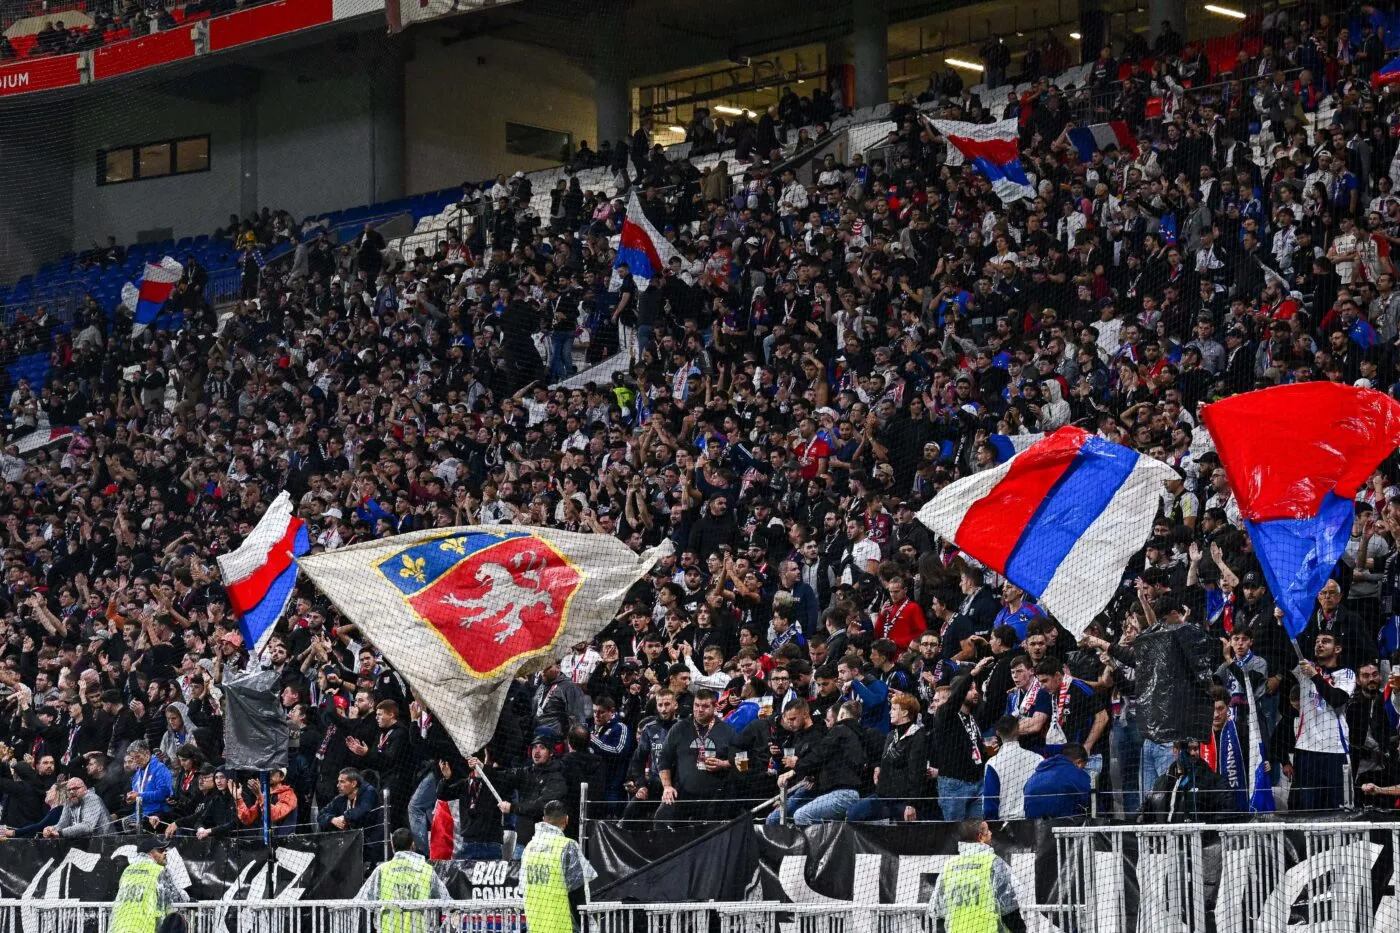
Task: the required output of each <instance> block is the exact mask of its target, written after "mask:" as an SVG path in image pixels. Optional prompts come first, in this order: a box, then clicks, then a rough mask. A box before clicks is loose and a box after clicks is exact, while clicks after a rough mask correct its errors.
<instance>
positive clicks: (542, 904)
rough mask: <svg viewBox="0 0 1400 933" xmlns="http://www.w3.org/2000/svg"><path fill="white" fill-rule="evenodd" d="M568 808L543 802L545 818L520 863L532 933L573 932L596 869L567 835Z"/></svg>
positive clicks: (526, 847) (538, 824) (559, 804)
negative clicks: (581, 904) (565, 830)
mask: <svg viewBox="0 0 1400 933" xmlns="http://www.w3.org/2000/svg"><path fill="white" fill-rule="evenodd" d="M567 825H569V811H568V809H567V808H566V807H565V806H564V804H563V802H561V801H558V800H551V801H549V802H548V803H546V804H545V805H544V818H543V819H542V820H540V822H539V823H537V824H536V825H535V835H534V838H532V839H531V840H530V842H529V844H528V845H526V846H525V856H524V858H523V859H521V862H520V874H521V881H522V883H523V885H524V887H525V923H526V926H527V927H528V928H529V930H530V933H574V931H575V930H576V929H578V917H577V911H576V906H577V902H578V900H579V896H580V895H581V894H582V893H583V890H584V884H585V882H587V881H591V880H593V878H594V877H596V875H597V872H595V871H593V867H592V866H591V865H589V864H588V862H587V861H586V860H585V859H584V857H583V853H582V852H581V851H580V850H579V847H578V843H577V842H574V840H572V839H570V838H569V837H567V836H565V835H564V827H565V826H567Z"/></svg>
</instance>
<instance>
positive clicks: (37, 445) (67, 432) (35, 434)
mask: <svg viewBox="0 0 1400 933" xmlns="http://www.w3.org/2000/svg"><path fill="white" fill-rule="evenodd" d="M77 432H78V429H77V428H74V427H70V426H68V425H63V426H62V427H57V428H56V427H54V426H53V425H51V424H49V422H48V419H47V418H40V419H39V426H38V427H37V428H35V429H34V430H33V431H30V432H29V433H28V434H26V435H24V437H21V438H19V439H18V440H17V441H15V446H16V447H18V448H19V453H20V456H23V455H24V454H28V453H33V452H34V451H36V450H42V449H43V448H45V447H48V446H49V445H50V444H57V443H58V442H59V441H61V440H64V439H66V438H69V437H72V436H73V435H74V434H76V433H77Z"/></svg>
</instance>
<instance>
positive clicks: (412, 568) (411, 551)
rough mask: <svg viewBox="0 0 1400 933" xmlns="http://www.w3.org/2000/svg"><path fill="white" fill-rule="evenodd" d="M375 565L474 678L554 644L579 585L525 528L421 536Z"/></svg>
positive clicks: (572, 571) (560, 558)
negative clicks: (522, 530)
mask: <svg viewBox="0 0 1400 933" xmlns="http://www.w3.org/2000/svg"><path fill="white" fill-rule="evenodd" d="M378 569H379V572H380V573H381V574H383V575H384V577H385V578H386V579H388V580H389V581H390V582H391V583H393V584H394V585H395V586H396V587H398V589H399V590H400V592H402V593H403V594H404V598H405V599H406V600H407V601H408V604H409V605H410V606H412V607H413V610H414V611H415V612H416V613H417V614H418V615H419V616H420V617H422V618H423V619H424V621H426V622H427V623H428V624H430V625H431V626H432V627H433V628H434V629H436V630H437V632H438V634H439V635H441V636H442V638H443V639H444V640H445V641H446V642H447V643H448V644H449V645H451V646H452V648H453V650H454V651H455V652H456V653H457V655H458V657H460V658H461V659H462V662H463V664H465V665H466V667H467V668H468V669H469V670H471V672H472V673H473V674H476V675H478V676H487V675H491V674H494V673H496V672H498V671H499V670H500V669H501V668H503V667H506V666H507V665H510V664H513V663H518V662H520V661H523V660H525V659H526V658H528V657H530V656H531V655H534V654H537V653H539V652H540V651H543V650H545V649H546V648H548V647H550V646H551V645H553V644H554V642H555V640H556V639H557V638H558V637H559V633H560V632H561V631H563V628H564V622H565V617H566V616H567V614H568V606H569V601H570V599H571V598H572V597H573V595H574V593H576V592H577V591H578V588H579V585H580V584H581V583H582V582H583V576H582V575H581V574H580V573H579V571H578V569H577V568H575V567H574V565H573V564H572V563H570V562H569V560H568V559H567V558H566V557H564V555H562V554H560V553H559V552H558V551H557V550H555V549H554V547H553V546H551V545H550V544H548V543H547V542H545V541H543V540H541V539H539V538H537V537H535V536H534V535H531V534H528V533H524V532H507V533H504V534H499V535H496V534H487V533H474V534H454V535H450V536H447V537H443V538H435V539H432V540H429V541H423V542H420V543H418V544H415V545H413V546H412V547H409V548H405V549H404V550H402V551H399V552H397V553H395V554H391V555H390V556H389V557H387V558H385V559H384V560H382V561H380V563H379V565H378Z"/></svg>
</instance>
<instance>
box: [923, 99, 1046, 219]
mask: <svg viewBox="0 0 1400 933" xmlns="http://www.w3.org/2000/svg"><path fill="white" fill-rule="evenodd" d="M929 122H930V123H932V124H933V128H934V129H936V130H938V132H939V133H941V134H942V135H943V138H944V139H946V140H948V164H949V165H962V164H963V163H964V162H970V163H972V165H973V167H974V168H976V169H977V171H979V172H981V173H982V175H983V177H984V178H986V179H987V180H988V181H989V182H991V183H992V190H993V191H995V192H996V193H997V196H998V197H999V198H1001V200H1002V203H1003V204H1009V203H1011V202H1012V201H1015V200H1016V199H1018V198H1034V197H1035V188H1033V187H1031V183H1030V180H1029V179H1028V178H1026V170H1025V169H1024V168H1022V167H1021V143H1020V132H1019V128H1018V126H1017V122H1016V120H1015V119H1011V120H1002V121H1000V122H998V123H965V122H962V121H960V120H930V121H929Z"/></svg>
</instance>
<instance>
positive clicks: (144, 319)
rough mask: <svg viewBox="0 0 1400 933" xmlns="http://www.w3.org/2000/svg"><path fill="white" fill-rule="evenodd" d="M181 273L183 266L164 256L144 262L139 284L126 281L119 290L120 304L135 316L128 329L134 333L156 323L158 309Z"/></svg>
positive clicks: (158, 314)
mask: <svg viewBox="0 0 1400 933" xmlns="http://www.w3.org/2000/svg"><path fill="white" fill-rule="evenodd" d="M184 274H185V267H184V266H182V265H180V264H179V263H178V262H176V261H175V260H173V259H171V258H170V257H169V256H164V257H162V258H161V260H160V262H148V263H146V269H145V271H144V272H143V273H142V274H141V281H140V282H139V283H137V284H135V285H131V284H128V285H127V286H126V287H125V288H123V289H122V304H124V305H126V306H127V307H128V308H130V309H131V313H132V314H133V315H134V316H135V318H136V323H135V324H134V326H133V327H132V328H131V330H132V333H133V334H139V333H141V332H142V331H143V330H145V329H146V328H147V327H150V326H151V325H152V324H154V323H155V322H156V318H158V317H160V311H161V309H162V308H164V307H165V303H166V302H167V301H169V300H170V293H171V292H173V291H175V286H176V285H177V284H179V282H180V276H182V275H184Z"/></svg>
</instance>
